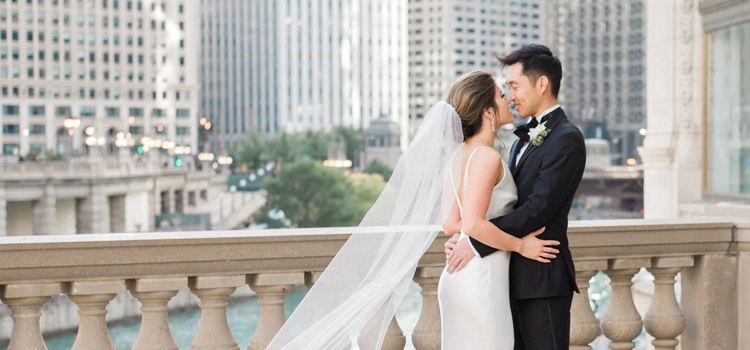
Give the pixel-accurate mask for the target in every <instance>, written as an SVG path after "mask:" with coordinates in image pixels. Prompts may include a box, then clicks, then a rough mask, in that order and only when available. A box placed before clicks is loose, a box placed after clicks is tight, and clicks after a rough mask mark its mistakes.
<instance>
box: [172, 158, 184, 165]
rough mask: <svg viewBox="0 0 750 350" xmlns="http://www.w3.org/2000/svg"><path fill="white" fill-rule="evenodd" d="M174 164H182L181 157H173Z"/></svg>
mask: <svg viewBox="0 0 750 350" xmlns="http://www.w3.org/2000/svg"><path fill="white" fill-rule="evenodd" d="M174 165H175V166H180V165H182V159H180V158H175V160H174Z"/></svg>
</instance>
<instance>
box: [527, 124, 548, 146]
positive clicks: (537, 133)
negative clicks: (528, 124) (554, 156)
mask: <svg viewBox="0 0 750 350" xmlns="http://www.w3.org/2000/svg"><path fill="white" fill-rule="evenodd" d="M551 131H552V129H547V128H546V127H545V126H544V125H542V124H539V125H537V126H536V127H535V128H533V129H531V130H529V139H531V144H532V145H534V147H539V146H541V145H542V143H544V138H545V137H547V135H549V133H550V132H551Z"/></svg>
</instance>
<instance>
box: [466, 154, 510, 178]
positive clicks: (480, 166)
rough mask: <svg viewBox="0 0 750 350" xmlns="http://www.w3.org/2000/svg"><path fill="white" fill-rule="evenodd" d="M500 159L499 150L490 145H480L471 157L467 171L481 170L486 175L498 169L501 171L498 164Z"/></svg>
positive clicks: (500, 161) (501, 159)
mask: <svg viewBox="0 0 750 350" xmlns="http://www.w3.org/2000/svg"><path fill="white" fill-rule="evenodd" d="M502 161H503V157H502V155H501V154H500V152H498V151H497V150H495V149H494V148H491V147H482V148H480V149H478V150H476V153H475V154H474V157H472V160H471V163H470V164H469V171H470V172H476V171H481V172H483V173H487V174H488V175H492V174H497V172H498V171H502V167H501V166H500V165H501V164H502Z"/></svg>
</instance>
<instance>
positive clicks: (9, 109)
mask: <svg viewBox="0 0 750 350" xmlns="http://www.w3.org/2000/svg"><path fill="white" fill-rule="evenodd" d="M3 115H4V116H6V115H18V106H17V105H4V106H3Z"/></svg>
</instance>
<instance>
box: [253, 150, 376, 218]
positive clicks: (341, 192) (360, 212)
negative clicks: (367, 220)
mask: <svg viewBox="0 0 750 350" xmlns="http://www.w3.org/2000/svg"><path fill="white" fill-rule="evenodd" d="M384 186H385V182H384V181H383V180H382V178H381V177H380V175H365V174H354V175H347V174H346V173H345V172H343V171H341V170H340V169H334V168H329V167H325V166H323V165H322V164H321V162H320V161H313V160H305V161H301V162H298V163H287V164H286V165H285V166H284V168H283V169H282V171H281V173H280V174H279V176H278V177H276V178H269V179H266V180H264V182H263V184H262V187H263V189H264V190H266V191H267V193H268V205H267V208H275V209H278V210H282V211H283V212H284V215H285V216H286V218H288V219H289V220H290V221H291V223H292V225H295V226H297V227H337V226H356V225H358V224H359V222H360V221H362V218H363V217H364V215H365V214H366V213H367V210H369V208H370V207H371V206H372V204H373V203H374V202H375V200H376V199H377V198H378V196H379V195H380V192H382V190H383V187H384ZM267 216H268V215H267V214H265V213H261V214H258V215H256V216H255V220H256V221H257V222H267V220H268V217H267Z"/></svg>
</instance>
